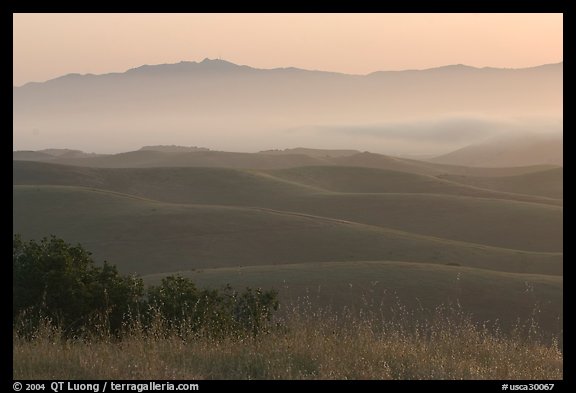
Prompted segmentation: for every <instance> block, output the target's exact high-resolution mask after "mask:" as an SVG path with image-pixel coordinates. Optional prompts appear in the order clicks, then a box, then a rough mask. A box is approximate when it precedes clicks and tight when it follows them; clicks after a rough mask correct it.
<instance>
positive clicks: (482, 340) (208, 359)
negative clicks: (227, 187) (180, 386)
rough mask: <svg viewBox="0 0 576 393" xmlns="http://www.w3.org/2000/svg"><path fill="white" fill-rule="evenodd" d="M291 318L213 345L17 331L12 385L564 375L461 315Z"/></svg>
mask: <svg viewBox="0 0 576 393" xmlns="http://www.w3.org/2000/svg"><path fill="white" fill-rule="evenodd" d="M302 315H304V314H302V313H299V314H295V315H292V316H291V317H290V319H289V322H286V323H285V325H284V326H285V327H283V328H274V329H272V330H271V332H269V333H267V334H263V335H260V336H259V337H256V338H254V337H247V336H240V337H234V338H230V337H228V338H225V339H222V338H220V339H215V338H210V337H208V336H206V335H199V334H196V335H182V334H177V333H176V332H175V331H174V332H167V331H166V329H160V328H153V329H151V330H149V331H147V332H144V331H143V330H141V329H135V328H134V329H132V331H131V332H130V333H129V334H127V335H126V337H125V338H123V339H122V340H121V341H119V340H115V339H112V338H110V337H105V336H104V337H100V338H93V339H90V340H64V339H62V338H61V336H60V335H59V334H58V332H57V331H56V330H55V329H52V328H50V327H48V326H45V327H44V328H42V329H41V330H40V331H38V332H37V334H36V335H35V337H34V338H33V339H32V340H30V341H28V340H25V339H23V338H21V337H19V336H18V335H17V334H16V333H15V334H14V344H13V350H14V354H13V360H14V371H13V372H14V375H13V377H14V379H543V380H545V379H562V364H563V356H562V352H561V350H560V349H559V348H558V345H557V344H556V343H555V342H552V343H547V344H544V343H541V342H539V340H537V339H536V338H534V336H533V335H531V334H528V335H526V334H519V333H518V334H512V335H502V334H499V333H497V332H496V333H495V332H494V331H489V330H488V329H485V328H482V327H479V326H477V325H474V324H472V323H470V322H469V321H468V320H466V319H458V318H457V319H455V318H453V317H450V316H449V317H443V316H437V317H436V318H434V319H433V320H429V321H427V322H424V323H416V324H411V327H409V328H407V327H406V326H402V325H403V324H402V323H397V322H388V323H385V324H384V325H382V324H380V325H378V326H377V324H375V323H374V322H373V320H372V319H370V318H357V317H355V318H348V319H347V320H344V321H343V320H342V319H341V318H340V319H339V317H337V316H335V315H330V314H324V315H320V314H316V315H310V316H305V317H304V316H302Z"/></svg>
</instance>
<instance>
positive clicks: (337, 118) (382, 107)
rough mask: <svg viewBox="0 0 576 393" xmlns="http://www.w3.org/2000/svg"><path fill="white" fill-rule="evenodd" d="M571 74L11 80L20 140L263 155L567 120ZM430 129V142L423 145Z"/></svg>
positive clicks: (151, 68) (220, 72)
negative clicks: (519, 121)
mask: <svg viewBox="0 0 576 393" xmlns="http://www.w3.org/2000/svg"><path fill="white" fill-rule="evenodd" d="M562 79H563V63H558V64H550V65H544V66H539V67H533V68H526V69H496V68H474V67H468V66H463V65H455V66H446V67H439V68H434V69H428V70H409V71H382V72H375V73H372V74H369V75H347V74H340V73H333V72H322V71H308V70H302V69H297V68H277V69H256V68H252V67H248V66H241V65H236V64H233V63H230V62H227V61H224V60H209V59H205V60H204V61H202V62H180V63H177V64H161V65H144V66H141V67H137V68H134V69H131V70H128V71H126V72H123V73H110V74H103V75H92V74H87V75H79V74H70V75H66V76H63V77H60V78H56V79H53V80H49V81H47V82H44V83H28V84H26V85H24V86H21V87H14V88H13V100H14V104H13V114H14V123H13V124H14V127H13V132H14V143H15V145H16V146H46V145H52V146H62V145H67V146H72V145H73V146H77V147H78V148H83V149H85V150H99V151H111V149H118V150H124V151H126V150H129V149H130V147H133V146H134V142H133V141H134V140H137V141H138V144H140V145H143V144H146V145H158V144H159V142H160V143H166V142H168V143H178V144H181V143H183V144H200V145H203V146H209V147H211V148H217V149H222V150H236V151H258V150H269V149H270V148H285V147H290V146H317V145H320V143H321V141H324V143H323V146H324V147H327V148H329V149H334V150H344V149H346V150H347V149H352V150H361V151H364V150H366V149H367V147H370V148H371V150H376V151H380V152H389V151H390V152H391V151H396V150H400V149H402V148H405V146H406V145H407V143H409V146H410V149H412V150H410V152H412V153H414V154H429V153H430V152H431V151H432V150H430V149H431V148H432V147H434V148H435V150H434V151H432V153H435V154H436V155H440V154H443V153H447V152H449V151H451V150H456V148H461V147H464V146H466V145H469V144H472V143H477V142H480V141H481V140H482V139H483V138H485V137H486V136H491V135H492V134H493V129H495V127H492V126H491V124H492V122H494V121H496V122H497V121H498V119H501V118H509V117H515V116H526V115H530V116H540V117H553V118H558V117H561V116H562ZM453 117H456V118H458V119H460V120H459V122H458V123H457V124H455V123H454V122H453V121H451V122H449V125H448V126H449V127H451V128H452V130H451V131H450V133H449V134H446V132H445V128H446V127H447V126H446V125H444V124H443V123H442V122H440V123H438V122H436V123H434V130H431V131H430V132H428V131H427V128H426V127H427V125H428V124H429V121H430V119H438V118H448V119H451V118H453ZM470 119H472V120H470ZM478 119H481V120H482V121H483V122H484V123H485V125H483V126H478V121H477V120H478ZM484 123H483V124H484ZM406 124H408V125H409V126H407V125H406ZM414 124H416V125H414ZM501 128H502V127H501ZM504 128H505V127H504ZM544 128H545V127H544ZM415 129H416V131H417V130H422V129H423V130H425V131H426V132H420V133H418V132H416V131H414V130H415ZM460 130H461V132H460ZM504 131H505V129H504ZM542 131H546V130H545V129H544V130H542ZM424 134H427V135H428V136H429V138H428V140H427V141H426V142H425V143H424V142H423V143H421V144H419V143H418V142H419V140H418V139H419V138H420V137H421V136H422V135H424ZM412 135H417V136H418V138H413V137H412ZM436 135H438V138H435V136H436ZM326 141H328V142H327V143H326ZM118 150H116V151H118ZM428 150H430V151H428Z"/></svg>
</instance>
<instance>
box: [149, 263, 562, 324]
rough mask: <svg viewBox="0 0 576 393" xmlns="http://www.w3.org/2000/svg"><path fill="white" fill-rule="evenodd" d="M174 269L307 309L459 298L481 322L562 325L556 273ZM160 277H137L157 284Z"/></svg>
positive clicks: (358, 267) (366, 266)
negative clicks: (272, 294) (274, 292)
mask: <svg viewBox="0 0 576 393" xmlns="http://www.w3.org/2000/svg"><path fill="white" fill-rule="evenodd" d="M180 274H181V275H182V276H185V277H189V278H191V279H192V280H194V282H196V283H197V284H198V285H199V286H207V287H214V288H219V287H221V286H222V285H223V283H230V284H231V285H232V286H233V287H235V288H243V287H246V286H249V287H262V288H265V289H267V288H276V289H278V290H279V291H280V296H281V304H283V305H285V308H286V309H291V308H292V307H294V305H296V306H297V307H302V306H303V305H305V304H309V305H311V306H312V307H313V308H314V309H316V308H318V307H321V308H324V309H327V308H332V309H334V310H335V311H342V309H343V308H348V309H350V310H356V311H357V310H363V311H364V312H368V311H372V312H376V313H378V314H381V313H384V314H388V313H391V312H392V310H394V309H396V307H397V306H398V305H402V306H403V307H406V308H407V309H408V310H411V311H413V312H416V313H417V314H418V315H419V316H420V317H424V316H425V315H430V314H432V313H433V312H434V310H436V308H438V307H440V306H442V305H444V306H445V305H448V304H453V305H456V303H458V304H459V305H460V307H461V309H462V311H464V312H465V313H467V314H471V315H472V316H473V318H474V320H476V321H480V322H488V321H490V322H492V323H494V322H495V321H496V320H498V321H499V323H500V324H501V325H500V326H501V327H511V326H512V325H513V324H514V323H515V322H516V321H517V319H520V320H527V319H529V318H530V317H531V316H532V315H533V314H534V315H535V317H536V318H537V322H538V323H539V324H540V326H541V327H542V328H543V329H544V330H546V331H548V332H552V331H554V332H556V333H559V332H560V330H561V328H562V305H563V300H562V299H563V298H562V286H563V280H562V277H559V276H545V275H533V274H518V273H502V272H496V271H488V270H482V269H473V268H467V267H458V266H445V265H431V264H420V263H405V262H365V261H361V262H332V263H307V264H290V265H280V266H278V265H275V266H248V267H241V268H218V269H199V270H196V271H187V272H180ZM164 276H165V274H156V275H149V276H145V277H144V279H145V281H146V282H147V283H148V284H157V283H159V281H160V279H161V278H162V277H164ZM284 311H286V310H284ZM396 311H398V310H396ZM388 317H392V315H388ZM490 322H488V323H490Z"/></svg>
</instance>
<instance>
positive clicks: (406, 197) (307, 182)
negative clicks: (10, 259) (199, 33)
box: [13, 161, 563, 252]
mask: <svg viewBox="0 0 576 393" xmlns="http://www.w3.org/2000/svg"><path fill="white" fill-rule="evenodd" d="M13 182H14V184H17V185H67V186H83V187H91V188H98V189H105V190H111V191H116V192H120V193H124V194H130V195H134V196H139V197H144V198H150V199H154V200H159V201H163V202H169V203H184V204H210V205H226V206H245V207H263V208H269V209H276V210H282V211H291V212H297V213H304V214H311V215H315V216H323V217H329V218H337V219H342V220H347V221H353V222H358V223H363V224H368V225H374V226H380V227H384V228H394V229H397V230H401V231H408V232H413V233H417V234H421V235H425V236H433V237H441V238H447V239H453V240H459V241H464V242H471V243H479V244H486V245H492V246H496V247H504V248H512V249H523V250H530V251H552V252H561V251H562V247H563V243H562V240H563V237H562V214H563V209H562V208H561V207H560V206H555V205H553V203H554V201H555V200H551V199H546V198H540V199H539V198H537V197H530V196H521V195H516V194H506V193H502V194H499V193H498V192H495V191H489V190H481V189H476V188H471V187H468V186H465V185H461V184H458V183H452V182H449V181H445V180H440V179H437V178H434V177H429V176H422V175H414V174H409V173H400V172H392V171H382V170H376V169H365V168H346V167H305V168H296V169H293V170H282V171H272V172H259V171H240V170H233V169H224V168H124V169H108V168H83V167H71V166H61V165H52V164H45V163H33V162H17V161H15V162H14V166H13ZM334 190H335V191H334ZM344 191H346V192H344ZM426 192H430V193H431V194H429V193H426ZM497 198H511V199H513V200H508V199H497ZM523 200H528V201H538V202H542V201H543V202H546V203H547V204H544V203H526V202H521V201H523ZM556 202H558V201H556ZM527 239H530V240H529V241H527Z"/></svg>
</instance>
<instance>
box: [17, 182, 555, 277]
mask: <svg viewBox="0 0 576 393" xmlns="http://www.w3.org/2000/svg"><path fill="white" fill-rule="evenodd" d="M13 204H14V207H13V231H14V232H15V233H21V234H22V235H23V236H24V237H25V238H39V237H41V236H44V235H48V234H55V235H57V236H60V237H62V238H64V239H66V240H67V241H69V242H80V243H82V244H83V245H84V246H85V247H86V248H88V249H90V250H93V252H94V255H95V257H96V259H97V260H102V259H106V260H109V261H110V262H112V263H114V264H117V265H118V266H119V268H120V269H121V270H122V271H124V272H138V273H142V274H148V273H161V272H171V271H179V270H190V269H194V268H205V267H225V266H248V265H270V264H287V263H305V262H323V261H362V260H398V261H412V262H425V263H436V264H446V263H458V264H461V265H463V266H472V267H481V268H486V269H491V270H498V271H509V272H528V273H542V274H556V275H557V274H561V273H562V255H561V254H560V253H533V252H522V251H516V250H509V249H500V248H495V247H488V246H481V245H475V244H468V243H462V242H456V241H451V240H446V239H438V238H432V237H426V236H419V235H415V234H411V233H406V232H401V231H397V230H391V229H386V228H380V227H374V226H368V225H363V224H358V223H353V222H345V221H340V220H335V219H330V218H322V217H315V216H306V215H303V214H297V213H291V212H276V211H271V210H266V209H260V208H237V207H223V206H191V205H176V204H167V203H160V202H155V201H151V200H145V199H139V198H136V197H132V196H128V195H124V194H117V193H112V192H109V191H102V190H94V189H86V188H78V187H59V186H14V189H13Z"/></svg>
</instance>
